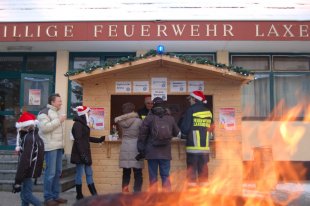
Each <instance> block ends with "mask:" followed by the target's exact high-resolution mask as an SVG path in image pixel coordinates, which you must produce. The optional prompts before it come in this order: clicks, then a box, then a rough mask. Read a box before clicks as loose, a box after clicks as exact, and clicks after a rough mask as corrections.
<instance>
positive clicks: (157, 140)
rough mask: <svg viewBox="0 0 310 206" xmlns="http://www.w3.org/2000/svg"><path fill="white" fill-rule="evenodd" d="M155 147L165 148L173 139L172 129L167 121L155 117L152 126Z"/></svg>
mask: <svg viewBox="0 0 310 206" xmlns="http://www.w3.org/2000/svg"><path fill="white" fill-rule="evenodd" d="M151 136H152V145H153V146H165V145H167V144H168V143H170V141H171V139H172V128H171V125H170V124H169V122H167V119H164V118H163V117H159V116H157V115H154V119H153V121H152V126H151Z"/></svg>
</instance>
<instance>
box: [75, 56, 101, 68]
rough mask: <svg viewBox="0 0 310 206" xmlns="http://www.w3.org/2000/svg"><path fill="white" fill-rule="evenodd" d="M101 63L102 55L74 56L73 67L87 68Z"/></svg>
mask: <svg viewBox="0 0 310 206" xmlns="http://www.w3.org/2000/svg"><path fill="white" fill-rule="evenodd" d="M96 65H100V57H74V60H73V69H87V68H90V67H92V66H96Z"/></svg>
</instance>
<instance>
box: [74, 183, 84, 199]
mask: <svg viewBox="0 0 310 206" xmlns="http://www.w3.org/2000/svg"><path fill="white" fill-rule="evenodd" d="M75 189H76V199H77V200H80V199H83V198H84V196H83V193H82V185H75Z"/></svg>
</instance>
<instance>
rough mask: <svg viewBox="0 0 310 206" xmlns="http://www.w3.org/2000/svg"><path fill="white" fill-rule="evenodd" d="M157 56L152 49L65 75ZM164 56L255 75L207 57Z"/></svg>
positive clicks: (107, 67)
mask: <svg viewBox="0 0 310 206" xmlns="http://www.w3.org/2000/svg"><path fill="white" fill-rule="evenodd" d="M156 55H158V54H157V52H156V50H154V49H152V50H150V51H148V52H147V53H146V54H144V55H140V56H139V57H132V56H128V57H121V58H117V59H115V60H109V61H106V62H104V63H103V65H92V66H91V67H89V68H85V69H77V70H72V71H68V72H67V73H65V74H64V75H65V76H66V77H69V76H74V75H77V74H80V73H82V72H85V73H91V72H93V71H94V70H96V69H98V68H100V69H103V70H105V69H109V68H111V67H114V66H115V65H117V64H125V63H129V64H131V62H134V61H137V60H140V59H146V58H148V57H155V56H156ZM164 55H167V56H169V57H170V58H178V59H180V60H181V61H182V62H187V63H190V64H193V63H197V64H204V65H212V66H214V67H216V68H218V69H226V70H228V71H232V72H236V73H237V74H240V75H243V76H249V75H253V74H254V73H253V72H251V71H249V70H246V69H244V68H242V67H238V66H234V65H229V66H227V65H226V64H220V63H216V62H212V61H210V60H209V59H208V58H206V57H191V56H189V55H184V54H175V53H166V54H164Z"/></svg>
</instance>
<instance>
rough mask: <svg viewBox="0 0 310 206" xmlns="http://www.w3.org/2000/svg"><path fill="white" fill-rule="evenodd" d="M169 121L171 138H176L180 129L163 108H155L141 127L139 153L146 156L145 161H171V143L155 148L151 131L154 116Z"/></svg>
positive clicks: (138, 144)
mask: <svg viewBox="0 0 310 206" xmlns="http://www.w3.org/2000/svg"><path fill="white" fill-rule="evenodd" d="M155 115H156V116H159V117H160V118H163V119H165V121H167V125H169V126H170V128H171V133H172V134H171V136H172V137H176V136H177V135H178V133H179V131H180V130H179V128H178V126H177V124H176V122H175V120H174V118H173V117H172V116H171V115H168V113H167V110H166V109H165V108H163V107H155V108H154V107H153V108H152V109H151V112H150V113H149V114H148V115H147V116H146V118H145V119H144V121H143V122H142V125H141V127H140V132H139V138H138V143H137V146H138V151H139V153H142V154H145V159H147V160H149V159H166V160H171V159H172V156H171V142H169V144H167V145H164V146H160V147H159V146H154V145H153V144H152V138H153V137H152V135H151V129H152V124H153V120H154V116H155Z"/></svg>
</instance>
